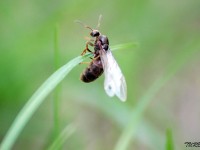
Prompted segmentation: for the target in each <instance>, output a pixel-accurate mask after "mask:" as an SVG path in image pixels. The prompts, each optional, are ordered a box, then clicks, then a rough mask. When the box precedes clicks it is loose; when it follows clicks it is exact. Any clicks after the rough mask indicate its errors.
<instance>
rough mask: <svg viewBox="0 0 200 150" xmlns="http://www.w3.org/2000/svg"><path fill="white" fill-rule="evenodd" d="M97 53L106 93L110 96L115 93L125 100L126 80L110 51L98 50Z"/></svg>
mask: <svg viewBox="0 0 200 150" xmlns="http://www.w3.org/2000/svg"><path fill="white" fill-rule="evenodd" d="M99 53H100V58H101V61H102V65H103V69H104V74H105V81H104V89H105V91H106V93H107V94H108V95H109V96H110V97H112V96H114V95H116V96H117V97H119V99H120V100H121V101H126V95H127V92H126V81H125V78H124V76H123V74H122V72H121V69H120V68H119V66H118V64H117V62H116V61H115V59H114V57H113V55H112V53H111V51H110V50H109V49H108V51H104V50H100V51H99Z"/></svg>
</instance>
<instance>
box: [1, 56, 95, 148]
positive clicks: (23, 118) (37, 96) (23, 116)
mask: <svg viewBox="0 0 200 150" xmlns="http://www.w3.org/2000/svg"><path fill="white" fill-rule="evenodd" d="M91 56H92V54H89V53H88V54H86V55H84V56H78V57H76V58H74V59H73V60H71V61H70V62H68V63H67V64H66V65H64V66H62V67H61V68H60V69H58V70H57V71H56V72H54V73H53V74H52V75H51V76H50V77H49V78H48V79H47V80H46V81H45V82H44V83H43V84H42V85H41V86H40V88H38V90H37V91H36V92H35V93H34V94H33V96H32V97H31V98H30V99H29V100H28V102H27V103H26V105H25V106H24V107H23V108H22V110H21V111H20V112H19V114H18V115H17V117H16V119H15V120H14V122H13V124H12V125H11V127H10V129H9V130H8V133H7V134H6V136H5V138H4V139H3V141H2V143H1V146H0V149H1V150H9V149H11V148H12V146H13V144H14V142H15V141H16V139H17V137H18V136H19V134H20V133H21V131H22V129H23V128H24V126H25V125H26V123H27V122H28V121H29V119H30V118H31V116H32V115H33V113H34V112H35V111H36V109H37V108H38V107H39V105H40V104H41V103H42V102H43V101H44V99H45V98H46V97H47V96H48V94H49V93H51V92H52V91H53V89H54V88H55V87H56V86H57V85H58V84H59V83H60V82H61V81H62V80H63V79H64V78H65V76H66V75H67V74H68V73H69V72H70V71H71V70H72V69H73V68H74V67H75V66H76V65H78V64H79V63H80V62H82V61H83V60H84V59H85V58H88V57H91Z"/></svg>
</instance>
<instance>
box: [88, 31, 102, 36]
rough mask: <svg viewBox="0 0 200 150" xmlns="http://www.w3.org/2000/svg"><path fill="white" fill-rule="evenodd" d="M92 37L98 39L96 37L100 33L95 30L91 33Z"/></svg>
mask: <svg viewBox="0 0 200 150" xmlns="http://www.w3.org/2000/svg"><path fill="white" fill-rule="evenodd" d="M90 35H91V36H92V37H96V36H99V35H100V33H99V31H96V30H93V31H92V32H91V33H90Z"/></svg>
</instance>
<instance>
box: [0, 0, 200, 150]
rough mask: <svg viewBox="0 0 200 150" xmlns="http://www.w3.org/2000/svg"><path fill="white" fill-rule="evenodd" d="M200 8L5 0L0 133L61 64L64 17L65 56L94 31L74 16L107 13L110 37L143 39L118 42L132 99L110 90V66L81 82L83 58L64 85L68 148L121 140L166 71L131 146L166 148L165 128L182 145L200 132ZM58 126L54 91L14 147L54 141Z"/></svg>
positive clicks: (92, 22) (93, 20)
mask: <svg viewBox="0 0 200 150" xmlns="http://www.w3.org/2000/svg"><path fill="white" fill-rule="evenodd" d="M199 8H200V1H198V0H190V1H188V0H182V1H179V0H175V1H172V0H168V1H167V0H164V1H159V0H150V1H145V0H134V1H128V0H125V1H119V0H117V1H104V0H103V1H89V0H86V1H80V0H78V1H73V0H65V1H64V0H58V1H39V0H37V1H33V0H32V1H31V0H29V1H22V0H19V1H10V0H1V2H0V56H1V59H0V67H1V69H0V141H1V139H3V137H4V136H5V134H6V132H7V130H8V128H9V127H10V125H11V124H12V122H13V120H14V118H15V116H16V115H17V113H18V112H19V111H20V110H21V108H22V106H23V105H24V104H25V103H26V101H27V99H29V98H30V96H31V95H32V94H33V93H34V91H35V90H36V89H37V88H38V87H39V86H40V85H41V84H42V82H43V81H44V80H45V79H46V78H47V77H48V76H50V75H51V74H52V73H53V72H54V70H55V68H54V56H55V54H54V48H55V33H54V32H55V27H56V26H57V30H58V47H59V56H60V58H59V63H60V65H63V64H65V63H66V62H68V61H69V60H71V59H72V58H74V57H76V56H78V55H80V53H81V52H82V50H83V49H84V48H85V42H86V41H85V39H84V37H85V36H89V30H87V29H85V28H83V27H82V26H80V25H79V24H75V23H74V20H76V19H79V20H81V21H83V22H84V23H86V24H88V25H89V26H91V27H92V28H95V27H96V25H97V20H98V16H99V14H102V15H103V19H102V22H101V27H100V31H101V32H102V34H105V35H107V36H108V37H109V40H110V45H116V44H120V43H127V42H138V43H139V44H140V47H139V48H137V49H125V50H124V51H116V52H113V54H114V56H115V58H116V60H117V61H118V63H119V65H120V67H121V69H122V71H123V73H124V75H125V77H126V81H127V85H128V99H127V102H126V103H121V102H120V101H118V99H117V98H116V97H115V98H109V97H108V96H107V95H106V94H105V92H104V89H103V79H104V78H103V76H102V77H101V78H100V79H98V80H97V81H95V82H94V83H91V84H85V83H82V82H81V81H80V80H79V76H80V73H81V72H82V70H83V69H84V68H85V67H86V66H85V65H80V66H78V67H76V68H75V70H73V71H72V72H70V74H69V76H68V77H67V78H66V80H65V81H64V82H63V83H62V85H61V93H60V94H61V95H60V99H59V121H60V124H59V128H60V131H62V130H63V129H64V128H65V126H67V125H68V124H69V123H72V122H73V124H76V132H75V133H74V134H73V135H72V136H71V137H70V138H69V139H67V141H66V142H65V144H64V145H63V149H73V150H76V149H77V150H78V149H92V150H94V149H95V150H96V149H97V150H102V149H108V150H110V149H114V147H116V145H117V142H118V140H119V139H120V137H121V133H124V131H125V129H126V127H127V124H128V123H129V122H130V120H131V119H132V117H133V116H132V113H133V112H134V110H137V108H136V107H137V106H138V104H139V103H140V101H139V100H142V98H143V97H144V96H145V95H147V91H148V90H149V89H150V88H151V87H152V85H154V82H155V81H157V80H158V79H160V78H162V79H167V80H166V82H163V86H160V87H159V88H157V91H156V92H154V93H153V92H152V93H153V95H151V96H149V97H148V98H151V99H150V100H149V103H148V105H147V107H145V111H144V113H143V115H142V116H141V117H142V119H141V118H140V119H141V120H140V121H139V122H138V123H139V126H138V127H137V128H134V129H135V131H136V132H135V136H134V138H132V139H131V141H130V144H129V146H128V147H129V149H131V150H132V149H152V150H154V149H158V150H160V149H164V147H165V140H166V137H165V131H166V128H171V129H172V131H173V143H174V147H175V149H183V148H184V147H185V145H184V143H185V142H198V139H199V138H200V137H199V134H198V133H200V130H199V125H200V121H199V115H200V110H199V108H198V106H199V105H200V102H199V98H200V93H199V90H200V68H199V63H200V60H199V58H200V53H199V51H200V16H199V14H200V9H199ZM169 72H172V73H171V74H170V73H169ZM167 73H169V74H167ZM167 75H169V77H168V76H167ZM110 99H111V100H110ZM133 121H134V120H133ZM53 126H54V120H53V96H52V95H51V96H49V97H48V99H47V100H46V101H45V103H43V104H42V105H41V106H40V109H39V110H38V111H37V113H36V114H35V115H34V117H33V118H32V119H31V121H30V122H29V123H28V125H27V126H26V127H25V128H24V130H23V132H22V134H21V135H20V137H19V138H18V140H17V142H16V144H15V145H14V149H16V150H17V149H22V148H23V149H45V148H47V147H49V146H50V145H51V144H52V141H53V140H52V139H54V138H52V137H53Z"/></svg>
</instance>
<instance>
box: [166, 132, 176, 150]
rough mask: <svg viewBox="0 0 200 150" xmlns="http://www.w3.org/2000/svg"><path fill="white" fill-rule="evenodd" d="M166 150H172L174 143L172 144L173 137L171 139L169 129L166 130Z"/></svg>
mask: <svg viewBox="0 0 200 150" xmlns="http://www.w3.org/2000/svg"><path fill="white" fill-rule="evenodd" d="M165 149H166V150H174V143H173V137H172V131H171V129H167V131H166V147H165Z"/></svg>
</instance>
